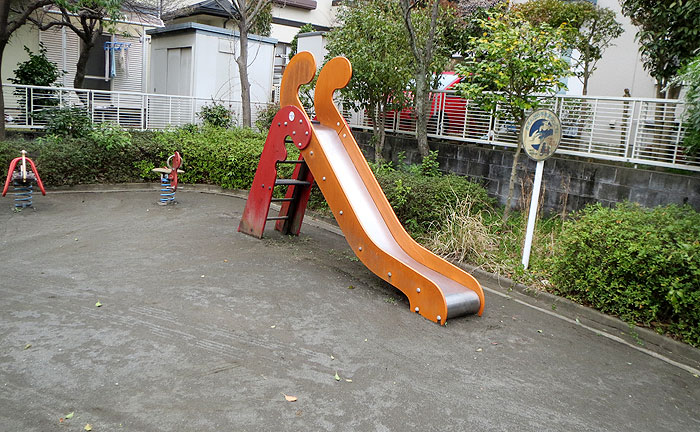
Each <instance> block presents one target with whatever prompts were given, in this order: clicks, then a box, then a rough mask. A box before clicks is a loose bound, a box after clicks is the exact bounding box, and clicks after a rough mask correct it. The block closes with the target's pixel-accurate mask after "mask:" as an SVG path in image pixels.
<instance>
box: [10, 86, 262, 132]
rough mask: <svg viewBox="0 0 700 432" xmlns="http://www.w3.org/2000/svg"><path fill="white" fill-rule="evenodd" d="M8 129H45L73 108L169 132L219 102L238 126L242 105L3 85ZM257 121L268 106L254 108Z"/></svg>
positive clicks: (132, 125) (104, 118)
mask: <svg viewBox="0 0 700 432" xmlns="http://www.w3.org/2000/svg"><path fill="white" fill-rule="evenodd" d="M2 91H3V95H4V97H5V126H6V127H7V128H14V129H27V128H29V129H41V128H43V127H44V126H45V125H46V122H47V120H48V118H49V115H50V113H51V111H52V110H55V109H57V108H59V107H73V108H77V109H80V110H82V111H83V112H85V114H87V115H88V116H89V117H90V118H91V119H92V121H93V122H95V123H102V122H110V123H114V124H117V125H119V126H122V127H125V128H133V129H166V128H170V127H178V126H183V125H185V124H188V123H200V122H201V119H200V118H199V117H198V115H197V114H199V112H200V111H201V109H202V107H203V106H205V105H211V104H212V103H214V102H216V103H218V104H222V105H224V106H225V107H226V108H228V109H229V110H230V111H232V112H233V117H234V118H233V120H234V124H238V125H240V124H241V113H242V109H241V102H240V101H236V100H228V99H211V98H209V99H206V98H196V97H192V96H178V95H163V94H151V93H136V92H124V91H105V90H87V89H74V88H66V87H40V86H25V85H15V84H3V85H2ZM252 105H253V106H252V115H253V121H255V118H256V115H257V113H258V112H259V111H260V110H261V109H263V108H264V107H265V106H266V104H259V103H258V104H255V103H254V104H252Z"/></svg>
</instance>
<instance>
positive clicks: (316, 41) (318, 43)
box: [297, 32, 328, 67]
mask: <svg viewBox="0 0 700 432" xmlns="http://www.w3.org/2000/svg"><path fill="white" fill-rule="evenodd" d="M302 51H309V52H310V53H311V54H313V55H314V58H315V59H316V66H317V67H321V66H322V65H323V59H324V57H326V54H328V50H327V49H326V38H325V36H324V34H323V33H322V32H313V33H302V34H300V35H299V39H297V52H302Z"/></svg>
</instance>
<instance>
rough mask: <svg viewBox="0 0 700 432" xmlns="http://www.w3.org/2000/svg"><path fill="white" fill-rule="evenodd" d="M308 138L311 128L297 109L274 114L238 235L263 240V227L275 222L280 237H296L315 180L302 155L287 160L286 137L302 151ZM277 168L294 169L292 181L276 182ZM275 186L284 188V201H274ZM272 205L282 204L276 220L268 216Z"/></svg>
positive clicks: (277, 179) (279, 199)
mask: <svg viewBox="0 0 700 432" xmlns="http://www.w3.org/2000/svg"><path fill="white" fill-rule="evenodd" d="M311 135H312V130H311V124H310V123H309V120H308V118H307V117H306V115H304V113H303V112H302V111H301V110H300V109H299V108H297V107H295V106H291V105H290V106H286V107H283V108H281V109H280V110H279V111H278V112H277V114H276V115H275V118H274V119H273V120H272V125H271V126H270V131H269V132H268V134H267V139H266V140H265V147H264V148H263V151H262V155H261V156H260V162H259V163H258V170H257V171H256V172H255V178H254V179H253V185H252V186H251V187H250V192H249V193H248V200H247V201H246V204H245V209H244V210H243V216H242V217H241V222H240V224H239V225H238V231H239V232H242V233H245V234H248V235H251V236H253V237H257V238H262V236H263V232H264V231H265V223H266V222H267V221H269V220H274V221H276V222H275V229H276V230H278V231H280V232H282V233H283V234H293V235H298V234H299V230H300V229H301V222H302V220H303V219H304V212H305V211H306V204H307V203H308V202H309V196H310V195H311V186H312V185H313V181H314V178H313V175H312V174H311V171H310V170H309V167H308V166H307V165H306V162H305V161H304V159H303V158H302V156H301V155H299V159H298V160H288V159H287V148H286V147H285V141H286V139H287V138H288V137H289V138H290V139H291V140H292V142H293V143H294V146H295V147H297V148H298V149H300V150H301V149H303V148H305V147H306V146H307V145H308V144H309V141H310V140H311ZM279 164H295V165H296V167H295V168H294V173H293V174H292V178H289V179H281V178H277V167H278V165H279ZM275 186H287V193H286V195H285V197H284V198H273V192H274V188H275ZM272 202H281V203H282V206H281V207H282V208H281V209H280V213H279V216H268V213H269V212H270V203H272Z"/></svg>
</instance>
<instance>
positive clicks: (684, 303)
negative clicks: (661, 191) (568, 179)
mask: <svg viewBox="0 0 700 432" xmlns="http://www.w3.org/2000/svg"><path fill="white" fill-rule="evenodd" d="M551 262H552V267H551V273H552V280H553V282H554V283H555V286H556V291H557V292H558V293H559V294H562V295H564V296H566V297H569V298H572V299H574V300H577V301H579V302H583V303H584V304H588V305H591V306H593V307H595V308H597V309H599V310H601V311H603V312H606V313H610V314H614V315H618V316H620V317H621V318H622V319H624V320H627V321H632V322H637V323H642V324H645V325H649V324H651V325H661V326H663V327H665V328H667V329H668V330H669V331H671V332H673V333H676V334H678V335H680V337H682V338H683V340H684V341H686V342H688V343H690V344H692V345H695V346H700V308H698V304H700V214H698V213H696V212H695V211H693V210H692V209H691V208H690V207H688V206H685V207H678V206H673V205H672V206H666V207H657V208H654V209H644V208H642V207H640V206H638V205H634V204H629V203H625V204H620V205H618V206H617V207H616V208H605V207H602V206H601V205H593V206H589V207H587V208H586V209H585V210H583V211H582V212H580V214H579V215H578V217H577V218H576V219H575V220H573V221H569V222H567V223H566V224H565V225H564V229H563V231H562V233H561V236H560V238H559V242H558V245H557V247H556V252H555V254H554V256H553V258H552V260H551Z"/></svg>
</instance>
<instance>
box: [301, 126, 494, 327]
mask: <svg viewBox="0 0 700 432" xmlns="http://www.w3.org/2000/svg"><path fill="white" fill-rule="evenodd" d="M314 135H315V136H316V138H317V139H318V143H319V145H320V147H321V148H322V150H323V154H324V156H325V157H326V159H327V160H328V163H329V164H330V166H331V169H332V171H333V174H334V176H335V177H336V179H337V181H338V182H339V184H340V187H341V189H343V191H344V193H345V195H346V196H347V198H348V200H349V202H350V206H351V207H352V208H353V210H354V212H353V213H354V214H356V215H357V216H358V219H359V220H358V222H359V223H360V225H361V226H362V229H363V230H364V232H365V233H366V234H367V236H368V237H369V239H370V240H371V241H372V242H373V243H374V244H375V245H376V246H377V247H379V248H380V249H382V250H383V251H384V252H385V253H387V254H388V255H391V256H392V257H394V258H395V259H396V260H398V261H400V262H401V263H403V264H405V265H406V266H407V267H410V268H411V269H413V270H414V271H416V272H418V273H420V274H421V275H423V276H424V277H426V278H427V279H429V280H430V281H432V282H434V283H435V284H436V285H437V286H438V287H439V288H440V290H441V291H442V292H443V294H444V296H445V301H446V303H447V316H448V317H450V318H455V317H458V316H462V315H467V314H474V313H477V312H478V311H479V308H480V306H481V301H480V300H479V296H478V295H477V293H476V292H474V291H472V290H470V289H467V288H465V287H464V286H462V285H461V284H459V283H457V282H456V281H454V280H452V279H450V278H449V277H448V276H446V275H443V274H441V273H438V272H437V271H435V270H432V269H430V268H428V267H427V266H425V265H424V264H422V263H420V262H418V261H416V260H415V259H414V258H412V257H411V256H410V255H409V254H408V253H406V251H404V250H403V249H402V248H401V246H400V245H399V243H398V242H397V241H396V239H395V238H394V236H393V235H392V233H391V231H390V230H389V227H388V226H387V224H386V222H385V221H384V220H385V218H389V217H393V218H396V215H395V214H393V213H392V214H391V215H382V213H381V211H380V210H379V209H378V208H377V204H376V203H375V202H374V200H373V199H372V196H371V195H370V193H369V191H368V189H367V187H366V186H365V183H364V181H363V180H362V177H361V176H360V174H359V173H358V171H357V169H356V168H355V165H354V164H353V162H352V160H351V159H350V156H349V155H348V153H347V152H346V151H345V147H344V146H343V143H342V142H341V141H340V138H339V137H338V134H337V133H336V132H335V130H333V129H331V128H328V127H325V126H322V125H314Z"/></svg>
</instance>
